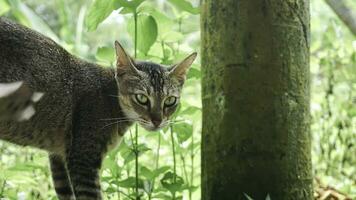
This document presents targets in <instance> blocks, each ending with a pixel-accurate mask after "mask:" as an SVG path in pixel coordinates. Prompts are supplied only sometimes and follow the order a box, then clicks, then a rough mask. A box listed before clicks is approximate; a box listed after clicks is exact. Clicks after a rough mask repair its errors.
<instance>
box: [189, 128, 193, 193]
mask: <svg viewBox="0 0 356 200" xmlns="http://www.w3.org/2000/svg"><path fill="white" fill-rule="evenodd" d="M190 159H191V165H192V166H191V167H192V168H191V172H190V186H191V187H193V186H194V183H193V181H194V135H192V145H191V148H190ZM189 200H192V190H191V189H190V190H189Z"/></svg>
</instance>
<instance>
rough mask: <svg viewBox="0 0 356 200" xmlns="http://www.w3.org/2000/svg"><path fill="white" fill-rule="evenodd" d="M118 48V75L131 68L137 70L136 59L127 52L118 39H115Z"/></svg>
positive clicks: (116, 48)
mask: <svg viewBox="0 0 356 200" xmlns="http://www.w3.org/2000/svg"><path fill="white" fill-rule="evenodd" d="M115 50H116V68H117V73H118V75H121V74H123V73H125V72H127V71H129V70H131V71H133V72H137V73H138V70H137V68H136V67H135V61H134V60H133V59H132V58H131V57H130V56H129V55H128V54H127V53H126V52H125V50H124V48H123V47H122V46H121V44H120V43H119V42H118V41H115Z"/></svg>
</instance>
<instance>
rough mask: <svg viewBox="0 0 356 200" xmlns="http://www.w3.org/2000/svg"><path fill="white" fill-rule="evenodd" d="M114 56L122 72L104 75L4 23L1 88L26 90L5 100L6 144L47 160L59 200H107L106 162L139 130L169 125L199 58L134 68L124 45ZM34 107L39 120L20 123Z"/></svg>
mask: <svg viewBox="0 0 356 200" xmlns="http://www.w3.org/2000/svg"><path fill="white" fill-rule="evenodd" d="M116 51H117V56H118V62H117V68H116V69H111V68H103V67H100V66H98V65H96V64H92V63H88V62H85V61H83V60H80V59H78V58H76V57H74V56H72V55H70V54H69V53H68V52H66V51H65V50H64V49H63V48H61V47H60V46H58V45H57V44H56V43H55V42H53V41H52V40H50V39H48V38H46V37H45V36H43V35H41V34H39V33H37V32H35V31H32V30H30V29H28V28H25V27H23V26H21V25H18V24H15V23H12V22H10V21H9V20H7V19H5V18H0V83H5V84H11V83H12V84H13V83H14V82H19V81H20V82H21V83H22V84H21V87H19V88H18V90H14V91H13V92H12V93H9V94H6V95H2V96H1V92H0V139H2V140H5V141H9V142H12V143H14V144H19V145H23V146H27V145H28V146H33V147H37V148H40V149H44V150H47V151H48V152H49V161H50V168H51V171H52V177H53V182H54V188H55V190H56V192H57V195H58V198H59V199H60V200H74V199H75V200H100V199H102V197H101V192H100V180H99V170H100V167H101V163H102V160H103V158H104V156H105V154H106V153H107V152H108V151H109V150H110V148H111V147H113V146H115V145H116V144H117V143H118V142H119V141H120V139H121V137H122V136H123V134H124V133H125V131H126V130H127V129H128V127H129V126H130V125H131V124H132V123H133V122H135V121H137V122H139V123H140V124H141V125H143V127H145V128H147V129H149V130H155V129H158V128H161V127H162V126H164V125H165V124H167V123H168V122H169V116H170V115H171V114H172V113H173V112H174V111H175V109H176V105H177V104H178V100H179V94H180V90H181V88H182V85H183V82H184V79H185V74H186V72H187V70H188V68H189V66H190V65H191V63H192V62H193V60H194V59H195V56H196V54H192V55H191V56H190V57H188V58H187V59H185V60H184V61H182V62H181V63H180V64H178V65H174V66H172V67H170V68H165V67H163V66H160V65H158V64H154V63H150V62H135V61H134V60H133V59H131V58H130V57H129V56H128V55H127V54H126V53H125V51H124V50H123V48H122V47H121V46H120V45H119V44H118V43H116ZM1 86H4V85H0V89H1ZM38 92H41V94H43V95H42V96H41V98H40V100H39V101H38V99H39V98H37V97H36V95H35V94H38ZM37 96H38V95H37ZM117 97H118V98H117ZM13 102H15V103H13ZM16 102H18V103H16ZM28 106H32V107H33V108H34V110H35V113H34V115H33V116H32V117H30V118H29V119H28V120H19V117H18V116H19V115H18V114H16V113H21V112H22V110H24V109H25V108H26V107H28Z"/></svg>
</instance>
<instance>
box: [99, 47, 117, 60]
mask: <svg viewBox="0 0 356 200" xmlns="http://www.w3.org/2000/svg"><path fill="white" fill-rule="evenodd" d="M95 58H96V59H97V60H100V61H105V62H109V63H113V62H115V51H114V48H110V47H100V48H98V50H97V51H96V54H95Z"/></svg>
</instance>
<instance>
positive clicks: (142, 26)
mask: <svg viewBox="0 0 356 200" xmlns="http://www.w3.org/2000/svg"><path fill="white" fill-rule="evenodd" d="M128 32H129V33H130V35H132V36H135V23H134V18H130V20H129V22H128ZM157 35H158V28H157V23H156V20H155V18H153V17H152V16H151V15H149V14H139V15H138V16H137V48H138V50H139V51H140V52H142V53H143V54H144V55H146V54H147V53H148V51H149V50H150V48H151V46H152V45H153V44H154V43H155V42H156V40H157ZM133 39H135V38H133Z"/></svg>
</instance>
